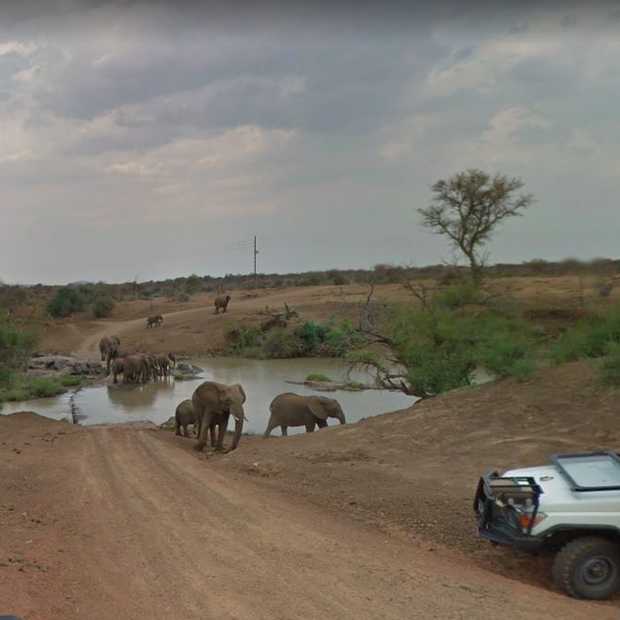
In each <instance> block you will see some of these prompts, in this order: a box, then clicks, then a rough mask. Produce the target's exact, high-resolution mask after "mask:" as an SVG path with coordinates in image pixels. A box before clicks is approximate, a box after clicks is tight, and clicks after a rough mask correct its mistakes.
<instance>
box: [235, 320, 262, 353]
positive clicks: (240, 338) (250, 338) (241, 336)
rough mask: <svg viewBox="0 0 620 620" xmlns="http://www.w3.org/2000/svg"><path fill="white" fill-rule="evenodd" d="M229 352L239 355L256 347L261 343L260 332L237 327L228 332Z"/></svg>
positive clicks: (255, 328) (250, 328)
mask: <svg viewBox="0 0 620 620" xmlns="http://www.w3.org/2000/svg"><path fill="white" fill-rule="evenodd" d="M227 336H228V339H229V341H230V342H231V347H230V349H231V352H232V353H235V354H241V353H244V352H245V351H246V349H250V348H255V347H258V346H259V345H260V343H261V336H262V334H261V331H260V329H258V328H257V327H243V326H242V327H237V328H234V329H231V330H229V331H228V334H227Z"/></svg>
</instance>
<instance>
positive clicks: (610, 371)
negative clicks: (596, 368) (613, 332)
mask: <svg viewBox="0 0 620 620" xmlns="http://www.w3.org/2000/svg"><path fill="white" fill-rule="evenodd" d="M600 374H601V378H602V380H603V382H604V383H606V384H607V385H613V386H616V387H620V343H617V342H614V343H612V344H610V345H609V346H608V348H607V356H606V357H605V359H604V360H603V363H602V364H601V370H600Z"/></svg>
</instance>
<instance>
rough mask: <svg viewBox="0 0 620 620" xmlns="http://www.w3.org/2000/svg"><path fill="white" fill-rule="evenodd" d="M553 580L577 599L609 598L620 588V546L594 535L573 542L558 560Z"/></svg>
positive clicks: (561, 553)
mask: <svg viewBox="0 0 620 620" xmlns="http://www.w3.org/2000/svg"><path fill="white" fill-rule="evenodd" d="M553 580H554V582H555V584H556V586H557V587H558V588H560V589H561V590H564V592H566V593H567V594H569V595H570V596H572V597H574V598H581V599H590V600H604V599H608V598H610V597H611V596H612V595H613V594H615V593H616V592H617V591H618V590H619V589H620V546H619V545H618V544H617V543H615V542H613V541H611V540H607V539H605V538H598V537H594V536H592V537H590V536H587V537H583V538H577V539H575V540H572V541H571V542H569V543H567V544H566V545H565V546H564V547H563V548H562V549H561V550H560V552H559V553H558V554H557V556H556V557H555V561H554V563H553Z"/></svg>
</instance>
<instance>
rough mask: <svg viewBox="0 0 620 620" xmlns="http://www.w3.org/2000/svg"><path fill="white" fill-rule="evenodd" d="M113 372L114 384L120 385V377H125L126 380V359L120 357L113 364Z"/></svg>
mask: <svg viewBox="0 0 620 620" xmlns="http://www.w3.org/2000/svg"><path fill="white" fill-rule="evenodd" d="M110 370H111V372H112V377H113V381H114V383H118V376H119V375H123V379H124V378H125V358H123V357H118V358H116V359H115V360H114V361H113V362H112V366H111V369H110Z"/></svg>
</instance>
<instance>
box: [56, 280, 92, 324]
mask: <svg viewBox="0 0 620 620" xmlns="http://www.w3.org/2000/svg"><path fill="white" fill-rule="evenodd" d="M85 305H86V299H85V295H84V291H81V290H80V289H77V288H73V287H69V286H66V287H63V288H59V289H58V290H57V291H56V294H55V295H54V297H53V298H52V300H51V301H50V302H49V304H48V305H47V311H48V312H49V313H50V314H51V315H52V316H53V317H54V318H57V319H61V318H64V317H67V316H70V315H71V314H73V313H74V312H81V311H82V310H84V307H85Z"/></svg>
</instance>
